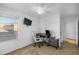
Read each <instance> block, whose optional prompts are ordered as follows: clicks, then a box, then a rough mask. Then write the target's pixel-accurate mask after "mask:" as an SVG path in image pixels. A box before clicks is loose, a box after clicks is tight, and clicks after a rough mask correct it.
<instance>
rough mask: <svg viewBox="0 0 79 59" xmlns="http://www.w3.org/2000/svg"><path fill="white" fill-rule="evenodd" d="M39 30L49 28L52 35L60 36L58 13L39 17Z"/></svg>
mask: <svg viewBox="0 0 79 59" xmlns="http://www.w3.org/2000/svg"><path fill="white" fill-rule="evenodd" d="M40 27H41V31H43V32H44V30H46V29H49V30H50V31H51V32H52V33H51V34H52V36H55V37H56V38H60V16H59V14H58V13H56V14H54V15H51V16H49V17H46V18H43V19H41V25H40Z"/></svg>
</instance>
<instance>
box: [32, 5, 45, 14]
mask: <svg viewBox="0 0 79 59" xmlns="http://www.w3.org/2000/svg"><path fill="white" fill-rule="evenodd" d="M33 10H34V11H35V12H37V13H38V14H39V15H40V14H43V13H44V9H43V8H42V7H40V6H37V7H34V8H33Z"/></svg>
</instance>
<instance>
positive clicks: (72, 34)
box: [60, 17, 77, 46]
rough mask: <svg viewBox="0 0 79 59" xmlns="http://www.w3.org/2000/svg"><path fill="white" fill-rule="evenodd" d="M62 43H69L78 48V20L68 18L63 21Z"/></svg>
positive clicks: (61, 26) (61, 30)
mask: <svg viewBox="0 0 79 59" xmlns="http://www.w3.org/2000/svg"><path fill="white" fill-rule="evenodd" d="M60 28H61V29H60V35H61V42H62V43H64V42H66V43H68V44H71V45H75V46H76V41H77V38H76V36H77V34H76V18H75V17H66V18H63V19H62V20H61V25H60Z"/></svg>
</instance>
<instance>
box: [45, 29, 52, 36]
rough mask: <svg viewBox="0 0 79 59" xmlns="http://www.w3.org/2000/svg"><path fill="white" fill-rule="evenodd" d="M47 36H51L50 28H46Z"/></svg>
mask: <svg viewBox="0 0 79 59" xmlns="http://www.w3.org/2000/svg"><path fill="white" fill-rule="evenodd" d="M45 32H46V35H47V37H48V38H49V37H50V36H51V34H50V31H49V30H45Z"/></svg>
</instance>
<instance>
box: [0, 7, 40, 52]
mask: <svg viewBox="0 0 79 59" xmlns="http://www.w3.org/2000/svg"><path fill="white" fill-rule="evenodd" d="M0 16H4V17H13V18H16V19H17V20H18V35H17V39H14V40H10V41H6V42H0V54H5V53H8V52H11V51H13V50H16V49H18V48H22V47H24V46H27V45H29V44H32V43H33V40H32V35H31V31H30V29H31V30H32V31H39V20H38V19H36V18H34V17H30V16H29V15H28V14H24V13H21V12H18V11H14V10H12V9H9V8H6V7H5V8H4V7H0ZM24 17H28V18H29V19H31V20H32V21H33V22H32V26H31V27H26V26H25V25H24V24H23V20H24Z"/></svg>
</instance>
